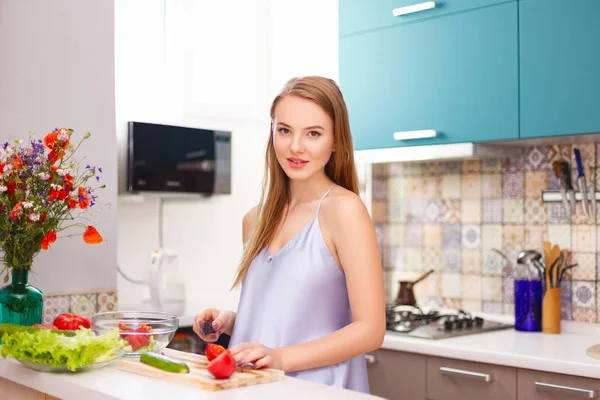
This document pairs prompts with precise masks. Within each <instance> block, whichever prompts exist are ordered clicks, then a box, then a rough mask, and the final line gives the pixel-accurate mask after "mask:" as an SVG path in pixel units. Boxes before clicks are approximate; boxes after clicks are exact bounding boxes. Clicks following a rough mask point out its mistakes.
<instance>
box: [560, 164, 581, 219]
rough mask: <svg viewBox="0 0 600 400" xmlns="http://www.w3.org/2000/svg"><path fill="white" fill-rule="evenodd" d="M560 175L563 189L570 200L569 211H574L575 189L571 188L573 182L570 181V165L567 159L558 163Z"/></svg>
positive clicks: (575, 206) (575, 205)
mask: <svg viewBox="0 0 600 400" xmlns="http://www.w3.org/2000/svg"><path fill="white" fill-rule="evenodd" d="M560 175H561V176H562V182H563V184H564V186H565V190H566V191H567V194H568V195H569V200H570V202H571V212H575V210H576V209H577V203H576V202H575V189H573V183H572V182H571V167H570V166H569V163H568V162H567V161H561V163H560Z"/></svg>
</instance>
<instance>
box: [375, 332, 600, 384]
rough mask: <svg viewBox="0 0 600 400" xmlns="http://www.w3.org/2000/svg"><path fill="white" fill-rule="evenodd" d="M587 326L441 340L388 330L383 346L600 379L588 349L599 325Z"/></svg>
mask: <svg viewBox="0 0 600 400" xmlns="http://www.w3.org/2000/svg"><path fill="white" fill-rule="evenodd" d="M563 324H564V322H563ZM589 325H591V324H589ZM586 328H587V330H588V332H586V333H579V332H564V333H561V334H558V335H551V334H543V333H538V332H518V331H515V330H514V329H506V330H501V331H495V332H487V333H478V334H474V335H466V336H459V337H454V338H448V339H441V340H427V339H419V338H412V337H407V336H405V335H403V334H399V333H393V332H389V333H387V334H386V335H385V340H384V343H383V346H382V348H384V349H391V350H399V351H406V352H410V353H419V354H425V355H435V356H440V357H447V358H454V359H461V360H468V361H476V362H482V363H489V364H496V365H506V366H511V367H516V368H525V369H533V370H538V371H547V372H555V373H560V374H568V375H577V376H583V377H588V378H596V379H599V378H600V360H598V359H595V358H592V357H590V356H588V355H586V350H587V349H588V347H590V346H593V345H596V344H600V334H599V333H598V332H597V327H596V326H589V327H586Z"/></svg>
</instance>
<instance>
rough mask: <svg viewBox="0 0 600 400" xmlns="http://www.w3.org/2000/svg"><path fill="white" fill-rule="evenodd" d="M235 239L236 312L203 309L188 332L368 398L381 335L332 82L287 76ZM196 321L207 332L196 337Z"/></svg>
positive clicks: (363, 222) (379, 284) (362, 213)
mask: <svg viewBox="0 0 600 400" xmlns="http://www.w3.org/2000/svg"><path fill="white" fill-rule="evenodd" d="M242 231H243V232H242V236H243V242H244V253H243V257H242V260H241V263H240V266H239V269H238V272H237V276H236V279H235V282H234V287H235V286H237V285H240V284H241V285H242V292H241V298H240V303H239V307H238V311H237V314H236V313H233V312H231V311H221V310H217V309H205V310H202V311H201V312H200V313H199V314H198V315H197V316H196V321H195V324H194V330H195V331H196V333H197V334H198V335H200V337H201V338H202V339H203V340H205V341H208V342H214V341H216V340H217V339H218V337H219V335H220V334H221V333H225V334H228V335H231V340H230V345H229V348H230V350H231V352H232V353H233V355H234V356H235V358H236V360H237V361H238V363H243V364H247V363H254V366H255V368H262V367H270V368H277V369H282V370H284V371H285V372H286V374H287V375H289V376H293V377H297V378H301V379H307V380H312V381H316V382H321V383H325V384H328V385H332V386H337V387H343V388H347V389H352V390H356V391H361V392H368V391H369V386H368V381H367V370H366V363H365V358H364V353H367V352H369V351H372V350H375V349H377V348H379V347H380V346H381V344H382V341H383V337H384V332H385V294H384V283H383V271H382V267H381V261H380V254H379V249H378V245H377V239H376V235H375V230H374V227H373V224H372V222H371V219H370V217H369V214H368V212H367V210H366V209H365V207H364V205H363V203H362V201H361V200H360V198H359V197H358V180H357V177H356V171H355V165H354V156H353V145H352V138H351V136H350V127H349V123H348V114H347V110H346V105H345V103H344V99H343V97H342V94H341V92H340V90H339V88H338V86H337V85H336V84H335V82H334V81H332V80H330V79H326V78H322V77H315V76H310V77H304V78H296V79H292V80H290V81H289V82H288V83H287V84H286V85H285V87H284V88H283V90H282V92H281V93H280V94H279V95H278V96H277V97H276V98H275V100H274V101H273V104H272V106H271V130H270V133H269V140H268V143H267V152H266V175H265V183H264V185H263V195H262V198H261V201H260V203H259V205H258V206H256V207H255V208H253V209H252V210H250V211H249V212H248V213H247V214H246V215H245V217H244V219H243V223H242ZM205 321H210V322H212V328H213V329H214V331H215V332H214V333H207V332H202V331H201V330H200V329H201V325H202V324H203V322H205Z"/></svg>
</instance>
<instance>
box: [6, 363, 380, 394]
mask: <svg viewBox="0 0 600 400" xmlns="http://www.w3.org/2000/svg"><path fill="white" fill-rule="evenodd" d="M2 378H4V379H6V380H9V381H12V382H15V383H18V384H20V385H22V386H25V387H28V388H31V389H34V390H36V391H38V392H40V393H45V394H48V395H51V396H54V397H57V398H59V399H63V400H71V399H85V400H109V399H110V400H113V399H125V400H129V399H131V400H138V399H144V400H153V399H157V400H158V399H161V400H164V399H169V398H177V400H186V399H190V400H192V399H193V400H205V399H206V400H208V399H210V400H213V399H214V400H224V399H236V400H250V399H260V400H263V399H284V398H285V399H303V400H305V399H311V400H319V399H342V398H343V399H348V400H369V399H379V397H376V396H371V395H367V394H362V393H357V392H353V391H349V390H342V389H336V388H332V387H330V386H326V385H322V384H318V383H313V382H308V381H304V380H300V379H295V378H290V377H285V378H284V379H283V380H281V381H278V382H271V383H263V384H260V385H254V386H248V387H244V388H239V389H228V390H223V391H218V392H210V391H205V390H201V389H197V388H193V387H189V386H183V385H178V384H174V383H169V382H165V381H161V380H158V379H153V378H149V377H145V376H140V375H136V374H132V373H128V372H124V371H120V370H118V369H117V367H116V366H109V367H105V368H102V369H98V370H94V371H87V372H80V373H74V374H73V373H60V374H56V373H44V372H37V371H33V370H30V369H28V368H25V367H23V366H22V365H21V364H19V363H18V362H16V361H14V360H10V359H6V360H5V359H3V358H1V357H0V392H2V389H1V388H2V380H3V379H2ZM40 398H43V397H40Z"/></svg>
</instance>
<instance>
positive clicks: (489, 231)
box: [481, 225, 503, 249]
mask: <svg viewBox="0 0 600 400" xmlns="http://www.w3.org/2000/svg"><path fill="white" fill-rule="evenodd" d="M502 232H503V230H502V225H483V226H482V227H481V244H482V247H483V248H484V249H502Z"/></svg>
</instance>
